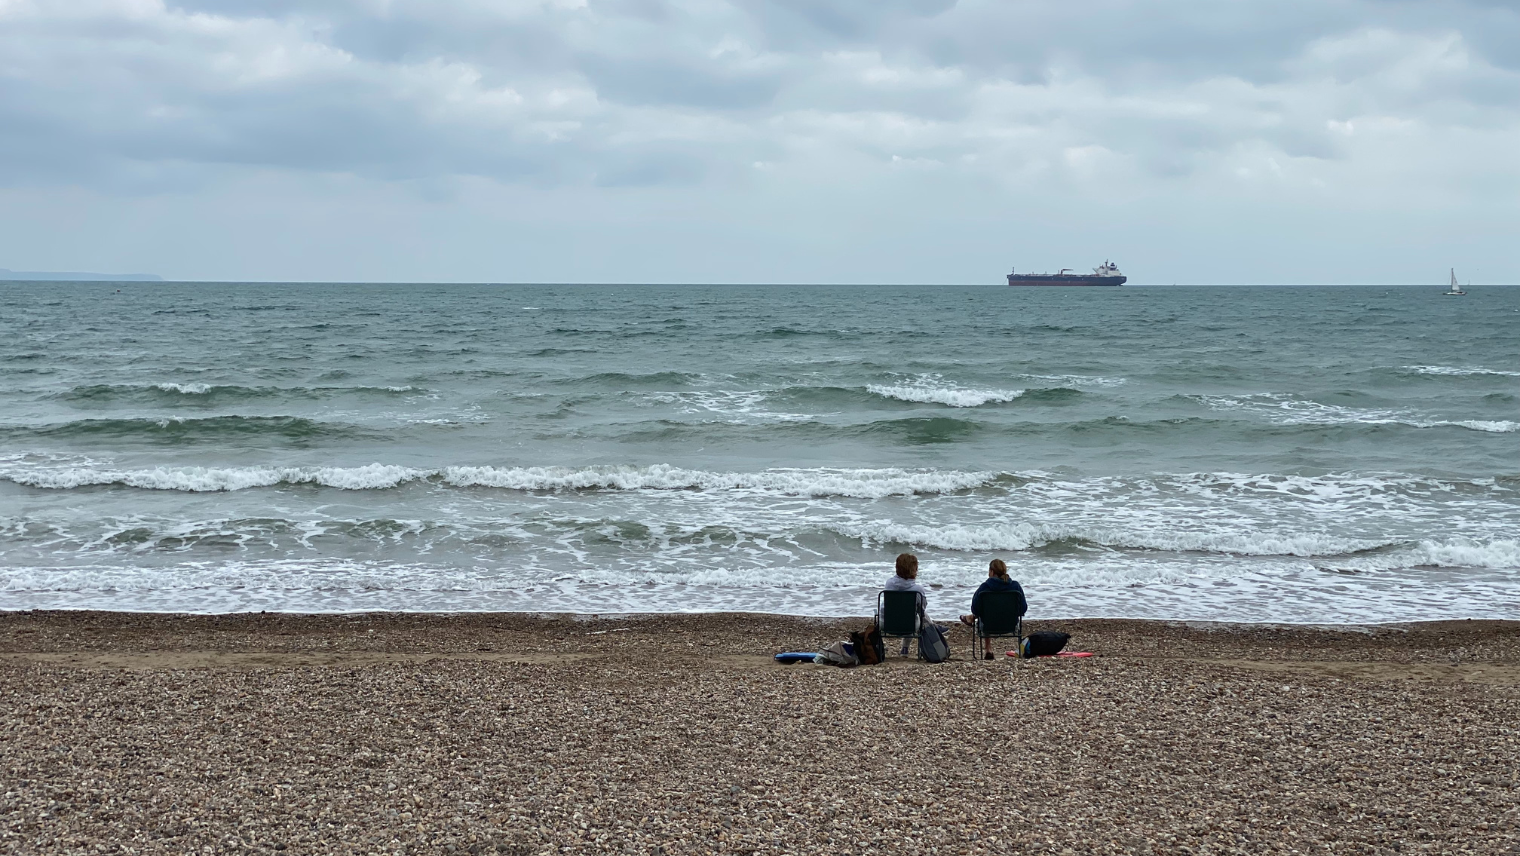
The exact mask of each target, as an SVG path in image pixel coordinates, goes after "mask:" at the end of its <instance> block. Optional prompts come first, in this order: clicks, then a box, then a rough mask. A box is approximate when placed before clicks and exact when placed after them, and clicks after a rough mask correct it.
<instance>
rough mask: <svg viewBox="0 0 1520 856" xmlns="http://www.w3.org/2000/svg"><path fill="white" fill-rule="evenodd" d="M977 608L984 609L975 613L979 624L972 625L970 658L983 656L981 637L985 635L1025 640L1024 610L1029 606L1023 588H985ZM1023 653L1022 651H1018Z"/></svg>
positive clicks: (991, 637)
mask: <svg viewBox="0 0 1520 856" xmlns="http://www.w3.org/2000/svg"><path fill="white" fill-rule="evenodd" d="M976 608H977V609H978V610H980V611H981V613H980V614H979V615H977V617H976V625H975V626H974V627H972V629H971V659H973V660H980V659H981V658H982V640H984V639H1006V638H1009V637H1012V638H1014V639H1017V640H1020V641H1021V642H1022V640H1023V632H1024V613H1025V612H1027V611H1028V610H1029V604H1027V603H1026V602H1025V601H1024V593H1023V592H1021V591H989V592H983V593H982V596H981V597H980V598H978V599H977V602H976ZM1019 654H1020V656H1023V652H1022V651H1020V652H1019Z"/></svg>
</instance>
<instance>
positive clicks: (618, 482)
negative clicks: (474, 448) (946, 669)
mask: <svg viewBox="0 0 1520 856" xmlns="http://www.w3.org/2000/svg"><path fill="white" fill-rule="evenodd" d="M997 475H998V474H996V473H989V472H980V473H978V472H962V471H938V470H901V469H881V470H868V469H840V470H832V469H777V470H764V471H761V472H757V473H715V472H706V471H702V470H687V469H682V468H679V467H671V466H667V465H655V466H651V467H615V466H607V467H469V466H457V467H444V468H442V469H417V468H413V467H402V466H394V465H387V464H379V463H375V464H369V465H366V466H362V467H152V468H148V469H139V470H123V469H112V468H100V467H95V466H67V465H65V466H46V467H28V466H17V465H14V464H11V465H4V466H0V478H3V479H6V480H9V481H12V482H14V483H16V484H20V485H26V486H28V487H37V488H49V489H55V490H66V489H70V488H78V487H88V486H98V485H124V486H127V487H134V488H141V489H145V490H170V491H189V492H207V491H233V490H245V489H248V488H258V487H270V486H273V485H279V484H290V485H299V484H310V485H320V486H324V487H333V488H341V489H344V490H382V489H388V488H394V487H398V486H400V485H402V484H404V483H408V482H417V481H427V480H436V481H439V482H442V483H444V484H447V485H451V486H454V487H489V488H501V489H506V490H516V491H567V490H623V491H636V490H716V491H722V490H729V491H753V492H758V493H771V494H779V495H786V496H852V497H865V498H873V497H884V496H909V495H914V494H933V493H949V492H955V491H963V490H970V489H973V488H977V487H980V486H982V485H985V484H987V483H989V482H991V481H992V480H993V479H995V478H997Z"/></svg>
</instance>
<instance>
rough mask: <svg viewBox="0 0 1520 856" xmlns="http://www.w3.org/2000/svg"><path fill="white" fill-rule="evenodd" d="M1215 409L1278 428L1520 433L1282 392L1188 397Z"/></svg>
mask: <svg viewBox="0 0 1520 856" xmlns="http://www.w3.org/2000/svg"><path fill="white" fill-rule="evenodd" d="M1182 397H1183V398H1186V399H1190V400H1193V401H1196V402H1198V403H1200V404H1203V405H1204V406H1206V407H1208V408H1210V409H1211V410H1215V411H1221V412H1229V411H1238V412H1242V413H1250V414H1254V415H1258V416H1262V417H1264V418H1266V419H1267V420H1268V421H1270V422H1272V423H1274V424H1277V425H1325V426H1333V425H1403V426H1406V427H1409V428H1442V427H1452V428H1466V429H1468V430H1471V431H1482V432H1485V433H1489V434H1509V433H1513V432H1515V431H1520V422H1512V421H1509V420H1503V419H1499V420H1489V419H1432V418H1428V417H1423V416H1421V415H1419V414H1414V413H1410V412H1408V411H1404V410H1375V409H1368V410H1362V409H1357V408H1353V407H1342V406H1340V405H1336V404H1322V403H1320V402H1317V401H1310V400H1308V399H1303V398H1294V397H1292V396H1288V395H1282V394H1279V393H1260V394H1256V395H1239V396H1233V395H1185V396H1182Z"/></svg>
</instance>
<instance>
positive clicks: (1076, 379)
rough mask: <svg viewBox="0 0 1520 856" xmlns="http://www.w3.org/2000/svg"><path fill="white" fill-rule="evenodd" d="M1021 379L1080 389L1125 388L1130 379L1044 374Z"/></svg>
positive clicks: (1028, 375)
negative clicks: (1049, 382)
mask: <svg viewBox="0 0 1520 856" xmlns="http://www.w3.org/2000/svg"><path fill="white" fill-rule="evenodd" d="M1019 377H1022V378H1027V379H1029V380H1044V381H1051V382H1053V383H1058V384H1060V385H1061V386H1074V387H1079V388H1080V387H1084V386H1096V387H1111V386H1123V385H1124V384H1126V383H1129V379H1128V378H1122V377H1101V376H1097V375H1065V374H1063V375H1042V374H1026V375H1019Z"/></svg>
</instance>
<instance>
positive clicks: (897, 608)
mask: <svg viewBox="0 0 1520 856" xmlns="http://www.w3.org/2000/svg"><path fill="white" fill-rule="evenodd" d="M921 597H922V595H920V594H919V593H918V592H916V591H883V592H882V593H881V594H878V595H877V596H876V629H877V630H879V631H881V639H882V642H883V643H885V642H886V640H888V639H909V640H915V641H916V640H917V639H918V629H919V623H918V621H919V616H920V615H922V614H923V610H922V609H920V608H919V603H920V598H921ZM883 647H885V646H883Z"/></svg>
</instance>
